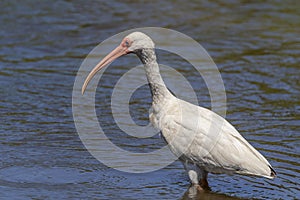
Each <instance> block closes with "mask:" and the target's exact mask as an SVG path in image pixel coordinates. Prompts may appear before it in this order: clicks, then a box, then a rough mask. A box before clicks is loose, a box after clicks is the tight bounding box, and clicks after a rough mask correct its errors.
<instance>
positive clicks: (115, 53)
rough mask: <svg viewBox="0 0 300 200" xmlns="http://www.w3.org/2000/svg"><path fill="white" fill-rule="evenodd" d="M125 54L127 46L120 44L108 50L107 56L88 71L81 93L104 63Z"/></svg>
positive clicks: (108, 62) (106, 63)
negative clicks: (110, 50)
mask: <svg viewBox="0 0 300 200" xmlns="http://www.w3.org/2000/svg"><path fill="white" fill-rule="evenodd" d="M125 54H127V48H126V47H123V46H122V45H119V46H118V47H117V48H115V49H114V50H113V51H112V52H110V53H109V54H108V55H107V56H105V57H104V58H103V59H102V60H101V61H100V62H99V63H98V64H97V65H96V67H94V69H93V70H92V71H91V72H90V73H89V75H88V76H87V78H86V79H85V81H84V84H83V86H82V88H81V93H82V94H84V91H85V89H86V87H87V85H88V84H89V82H90V81H91V80H92V78H93V77H94V76H95V74H96V73H97V72H98V71H99V70H100V69H102V68H103V67H105V66H106V65H108V64H110V63H112V62H113V61H114V60H115V59H117V58H118V57H120V56H122V55H125Z"/></svg>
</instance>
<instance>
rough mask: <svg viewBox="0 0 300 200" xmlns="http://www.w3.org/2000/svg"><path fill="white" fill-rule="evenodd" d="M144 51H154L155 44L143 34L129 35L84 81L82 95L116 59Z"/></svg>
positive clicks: (134, 33)
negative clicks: (100, 72) (95, 78)
mask: <svg viewBox="0 0 300 200" xmlns="http://www.w3.org/2000/svg"><path fill="white" fill-rule="evenodd" d="M143 49H154V43H153V41H152V40H151V38H150V37H149V36H147V35H146V34H144V33H141V32H133V33H131V34H129V35H127V36H126V37H125V38H124V39H123V40H122V42H121V44H120V45H119V46H117V48H115V49H114V50H113V51H112V52H110V53H109V54H108V55H107V56H105V57H104V58H103V59H102V60H101V61H100V62H99V63H98V64H97V65H96V66H95V67H94V69H93V70H92V71H91V72H90V73H89V75H88V76H87V78H86V79H85V81H84V84H83V86H82V89H81V93H82V94H83V93H84V91H85V89H86V87H87V85H88V83H89V82H90V80H91V79H92V78H93V77H94V75H95V74H96V73H97V72H98V71H99V70H100V69H102V68H103V67H105V66H107V65H108V64H110V63H112V62H113V61H114V60H115V59H117V58H118V57H120V56H123V55H126V54H129V53H135V54H139V52H140V51H142V50H143Z"/></svg>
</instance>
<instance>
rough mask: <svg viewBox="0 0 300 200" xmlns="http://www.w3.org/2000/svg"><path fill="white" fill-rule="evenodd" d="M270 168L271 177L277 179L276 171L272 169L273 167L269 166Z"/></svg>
mask: <svg viewBox="0 0 300 200" xmlns="http://www.w3.org/2000/svg"><path fill="white" fill-rule="evenodd" d="M269 167H270V169H271V175H270V176H271V177H273V178H275V177H276V172H275V170H274V169H273V168H272V167H271V166H269Z"/></svg>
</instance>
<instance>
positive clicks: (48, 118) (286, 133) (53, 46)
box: [0, 0, 300, 199]
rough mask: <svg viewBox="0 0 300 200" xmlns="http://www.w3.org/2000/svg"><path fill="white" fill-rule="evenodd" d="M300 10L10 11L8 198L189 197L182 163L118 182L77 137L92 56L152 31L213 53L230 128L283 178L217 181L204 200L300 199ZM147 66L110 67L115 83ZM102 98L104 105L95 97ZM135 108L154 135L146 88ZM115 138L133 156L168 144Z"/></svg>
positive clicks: (241, 6)
mask: <svg viewBox="0 0 300 200" xmlns="http://www.w3.org/2000/svg"><path fill="white" fill-rule="evenodd" d="M297 3H298V2H297V1H289V2H287V1H266V2H265V3H258V2H250V1H226V2H225V1H224V2H223V1H217V2H216V3H211V2H209V1H202V2H201V3H198V2H185V3H182V2H177V1H173V2H172V3H167V2H165V3H163V2H160V1H154V2H153V1H152V2H151V3H150V2H143V3H135V2H133V1H127V2H123V1H114V2H112V3H111V2H107V1H89V2H85V1H56V2H47V1H38V2H37V1H30V0H27V1H14V0H11V1H6V0H4V1H1V3H0V9H1V17H0V24H1V27H2V28H1V30H0V44H1V46H0V49H1V50H0V93H1V98H0V112H1V115H0V127H1V129H0V131H1V132H0V138H1V139H0V149H1V157H0V159H1V162H0V196H1V199H57V198H59V199H86V198H89V199H189V198H190V197H189V192H188V187H189V182H188V179H187V177H186V175H185V172H184V170H183V168H182V166H181V163H179V162H178V161H176V162H174V163H172V164H171V165H169V166H167V167H166V168H164V169H161V170H159V171H156V172H152V173H147V174H128V173H124V172H118V171H116V170H113V169H110V168H108V167H106V166H105V165H103V164H101V163H100V162H99V161H97V160H96V159H95V158H93V157H92V156H91V155H90V154H89V153H88V152H87V150H86V149H85V148H84V146H83V144H82V143H81V141H80V139H79V137H78V135H77V133H76V129H75V126H74V122H73V117H72V108H71V102H72V98H71V95H72V88H73V83H74V80H75V76H76V72H77V70H78V68H79V66H80V64H81V62H82V61H83V59H84V58H85V56H86V55H87V54H88V53H89V52H90V51H91V50H92V49H93V48H94V47H95V46H96V45H97V44H98V43H100V42H101V41H103V40H104V39H106V38H108V37H109V36H111V35H113V34H116V33H118V32H120V31H124V30H127V29H130V28H135V27H143V26H157V27H166V28H172V29H175V30H178V31H181V32H183V33H185V34H187V35H189V36H191V37H193V38H194V39H195V40H197V41H198V42H199V43H201V44H202V45H203V46H204V47H205V48H206V50H207V51H208V52H209V54H210V55H211V56H212V58H213V59H214V61H215V62H216V64H217V66H218V68H219V70H220V72H221V74H222V78H223V80H224V83H225V87H226V92H227V101H228V112H227V119H228V121H230V122H231V123H232V124H233V125H234V126H235V127H236V128H237V129H238V130H239V131H240V132H241V134H242V135H243V136H244V137H245V138H247V140H248V141H249V142H250V143H251V144H252V145H253V146H255V147H256V148H257V149H258V150H260V151H261V152H262V153H263V154H264V155H265V157H266V158H267V159H268V160H269V161H270V163H271V164H272V165H273V167H274V168H275V169H276V171H277V173H278V177H277V178H276V179H275V180H265V179H261V178H252V177H243V176H226V175H210V176H209V182H210V185H211V188H212V192H210V193H201V194H198V196H196V199H197V198H198V199H239V198H245V199H248V198H257V199H298V198H299V196H300V190H299V188H300V187H299V185H300V184H299V175H300V174H299V173H300V162H299V152H300V149H299V147H300V142H299V141H300V136H299V131H300V129H299V124H300V123H299V122H300V115H299V113H300V106H299V96H300V82H299V75H300V68H299V61H300V59H299V54H300V40H299V31H300V29H299V27H300V15H299V9H300V4H297ZM158 53H159V55H158V57H159V59H160V61H161V62H162V63H166V64H168V65H169V66H172V67H173V66H174V68H176V69H181V70H182V73H186V75H188V76H189V77H190V79H189V80H195V81H196V80H197V81H199V80H198V79H199V77H198V74H196V73H192V72H189V70H185V69H184V67H185V64H186V63H185V62H184V61H182V60H180V59H177V58H176V57H175V56H174V55H170V54H168V53H167V52H158ZM138 63H139V62H138V60H137V58H135V57H134V56H129V57H126V58H121V59H120V60H118V61H117V62H115V63H114V64H113V65H112V66H111V69H110V70H111V72H112V73H111V74H112V75H114V76H112V77H111V81H112V82H114V81H117V80H118V73H120V66H126V67H128V68H127V70H129V69H130V66H134V65H136V64H138ZM108 80H109V79H108ZM200 82H201V80H200ZM202 82H203V81H202ZM107 84H108V86H109V82H108V83H107ZM197 84H198V85H197V87H198V90H197V91H196V92H197V95H198V98H199V99H200V100H201V103H200V105H201V106H205V107H210V99H209V96H208V92H207V89H206V86H205V84H204V83H203V84H201V85H199V82H197ZM192 85H193V82H192ZM99 90H100V89H99ZM109 90H110V88H109V87H108V88H107V91H108V92H109ZM101 95H104V96H105V94H98V93H97V96H98V97H100V96H101ZM106 98H108V96H107V95H106ZM132 98H133V99H132V106H131V108H132V111H131V112H132V115H133V116H134V117H133V119H134V120H135V121H136V123H137V124H140V125H147V124H148V121H147V120H148V119H147V113H146V112H145V111H147V110H148V107H149V103H150V99H149V98H150V93H149V91H148V90H147V87H143V88H141V89H139V90H138V91H137V92H136V93H135V94H134V96H133V97H132ZM104 102H105V101H104ZM96 103H97V106H98V110H97V113H98V115H99V112H104V113H107V115H104V117H101V118H99V120H100V121H101V122H103V123H106V124H110V122H111V120H112V119H111V116H110V115H109V112H110V111H109V110H107V109H106V110H105V109H104V110H103V107H105V105H106V104H102V103H103V102H101V101H100V99H99V100H97V102H96ZM101 105H102V106H101ZM108 128H111V129H109V130H111V132H112V134H117V135H118V136H119V137H118V139H116V138H115V139H114V137H113V135H111V136H110V138H111V139H112V140H114V142H115V143H116V144H118V145H120V146H122V147H123V148H125V149H126V148H127V149H129V150H132V151H136V152H139V151H141V152H143V151H147V150H149V149H150V150H151V148H152V147H153V146H159V145H161V144H163V143H162V141H161V139H160V138H159V137H154V138H152V139H149V140H144V139H142V140H135V141H134V142H131V141H130V140H128V138H126V135H124V134H122V133H121V132H120V131H119V130H118V128H117V127H116V126H115V125H111V126H110V127H109V126H108ZM139 141H140V142H139ZM124 162H125V161H124ZM124 164H126V163H124Z"/></svg>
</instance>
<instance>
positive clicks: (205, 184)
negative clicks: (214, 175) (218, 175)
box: [200, 170, 211, 190]
mask: <svg viewBox="0 0 300 200" xmlns="http://www.w3.org/2000/svg"><path fill="white" fill-rule="evenodd" d="M207 174H208V173H207V172H206V171H205V170H203V171H202V178H201V180H200V186H201V188H202V189H204V190H211V189H210V187H209V185H208V181H207Z"/></svg>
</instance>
